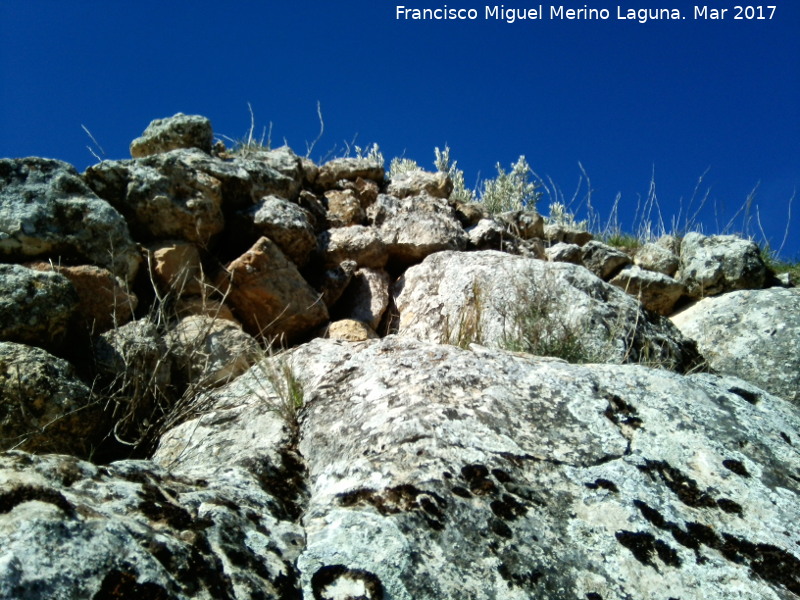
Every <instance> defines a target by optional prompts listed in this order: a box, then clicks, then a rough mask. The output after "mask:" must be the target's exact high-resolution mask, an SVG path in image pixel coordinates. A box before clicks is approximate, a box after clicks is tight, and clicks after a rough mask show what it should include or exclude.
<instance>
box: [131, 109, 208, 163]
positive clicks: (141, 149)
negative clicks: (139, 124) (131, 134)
mask: <svg viewBox="0 0 800 600" xmlns="http://www.w3.org/2000/svg"><path fill="white" fill-rule="evenodd" d="M213 138H214V133H213V131H212V130H211V121H209V120H208V119H207V118H205V117H201V116H200V115H184V114H183V113H178V114H177V115H175V116H173V117H169V118H166V119H155V120H153V121H151V122H150V125H148V126H147V129H145V130H144V133H143V134H142V136H141V137H139V138H136V139H135V140H133V141H132V142H131V156H132V157H134V158H140V157H142V156H149V155H151V154H159V153H162V152H169V151H170V150H177V149H178V148H198V149H199V150H202V151H203V152H206V153H210V152H211V142H212V140H213Z"/></svg>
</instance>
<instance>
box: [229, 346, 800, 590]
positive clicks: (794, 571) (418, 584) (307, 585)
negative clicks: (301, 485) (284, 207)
mask: <svg viewBox="0 0 800 600" xmlns="http://www.w3.org/2000/svg"><path fill="white" fill-rule="evenodd" d="M292 365H293V367H294V369H295V372H297V373H298V374H300V376H301V378H302V380H303V383H304V390H305V398H306V408H305V409H304V410H303V412H302V413H301V417H300V421H299V425H300V444H299V449H300V452H301V454H302V455H303V456H304V457H305V458H306V463H307V469H308V473H307V477H308V480H309V486H308V491H309V496H310V497H309V500H308V505H307V507H306V509H305V513H304V518H303V524H304V526H305V533H306V545H305V548H304V550H303V551H302V553H301V554H300V557H299V560H298V569H299V571H300V581H301V582H302V587H303V591H304V593H305V597H308V598H312V597H332V598H337V599H339V598H345V597H347V595H346V594H344V593H342V594H341V595H336V594H334V593H333V592H332V591H329V592H328V595H323V593H322V590H323V589H326V588H327V589H328V590H333V589H335V588H336V587H337V586H341V587H340V589H342V588H344V589H351V590H356V591H357V592H356V593H358V594H359V595H358V596H356V595H355V594H354V593H352V592H351V596H350V597H363V598H381V597H383V598H392V599H396V600H412V599H413V600H418V599H445V598H453V599H455V598H465V597H468V598H474V599H475V600H484V599H486V600H488V599H494V598H507V599H509V600H514V599H529V598H542V599H552V600H555V599H557V598H603V599H604V600H623V599H626V598H653V597H660V596H658V595H657V594H658V591H659V590H669V591H668V595H669V596H670V597H674V598H710V599H714V600H723V599H729V598H765V599H772V600H778V599H786V598H789V597H790V596H791V593H790V591H789V590H791V591H792V592H794V593H797V592H798V591H800V569H799V568H798V566H800V559H798V556H799V555H800V551H799V550H798V545H797V542H798V541H800V526H798V517H800V508H799V507H800V503H798V502H797V498H798V493H800V485H798V482H797V478H796V475H797V474H798V468H800V459H798V455H797V453H796V451H795V450H794V446H793V445H792V444H796V443H797V433H796V432H797V431H798V426H800V420H798V414H797V412H796V411H795V410H792V409H791V407H789V406H788V405H786V404H785V403H784V402H782V401H781V400H780V399H778V398H775V397H772V396H769V395H768V394H766V393H764V392H762V391H760V390H758V389H757V388H753V387H752V386H749V385H747V384H745V383H743V382H741V381H739V380H735V379H725V378H719V377H714V376H691V377H681V376H678V375H675V374H670V373H667V372H664V371H657V370H650V369H645V368H642V367H636V366H613V365H594V366H586V367H579V366H575V365H568V364H564V363H561V362H557V361H556V362H553V361H547V360H542V359H537V358H533V357H530V356H517V355H513V354H510V353H505V352H498V351H487V350H481V349H479V348H476V351H475V352H467V351H461V350H459V349H456V348H453V347H451V346H438V345H435V344H428V343H420V342H416V341H413V340H402V339H399V338H392V337H390V338H386V339H384V340H381V341H376V342H368V343H365V344H360V345H353V344H348V343H335V342H326V341H321V340H316V341H314V342H312V343H311V344H308V345H306V346H303V347H301V348H299V349H298V350H297V351H296V352H295V353H294V355H293V357H292ZM343 399H346V401H342V400H343ZM242 450H243V448H242ZM229 452H231V453H232V454H233V451H232V450H230V451H229ZM665 597H666V596H665Z"/></svg>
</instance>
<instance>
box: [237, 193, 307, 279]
mask: <svg viewBox="0 0 800 600" xmlns="http://www.w3.org/2000/svg"><path fill="white" fill-rule="evenodd" d="M248 216H249V218H250V219H251V220H252V224H253V228H254V229H255V231H256V232H257V234H258V237H261V236H266V237H268V238H269V239H271V240H272V241H273V242H275V243H276V244H277V245H278V247H279V248H280V249H281V252H283V254H284V255H285V256H286V258H288V259H289V260H291V261H292V262H293V263H294V264H296V265H297V266H298V267H303V266H305V264H306V263H307V262H308V257H309V256H310V255H311V252H312V251H313V250H314V249H315V248H316V247H317V238H316V236H315V234H314V227H313V225H312V224H311V215H310V214H309V213H308V212H307V211H306V210H304V209H302V208H300V207H299V206H298V205H297V204H295V203H293V202H289V201H288V200H284V199H282V198H279V197H277V196H266V197H265V198H263V199H262V200H261V201H260V202H259V203H258V204H256V205H254V206H253V207H252V208H250V209H249V211H248Z"/></svg>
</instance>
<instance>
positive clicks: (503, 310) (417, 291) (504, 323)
mask: <svg viewBox="0 0 800 600" xmlns="http://www.w3.org/2000/svg"><path fill="white" fill-rule="evenodd" d="M394 296H395V303H396V306H397V310H398V311H399V313H400V322H399V334H400V335H402V336H409V337H415V338H417V339H422V340H427V341H436V342H439V341H447V342H452V343H456V344H459V345H463V344H465V343H468V342H471V341H475V342H478V343H482V344H486V345H489V346H493V347H499V346H502V347H511V348H516V349H520V350H526V351H529V352H534V353H538V354H548V355H553V354H556V355H563V356H565V357H567V358H569V359H570V360H577V361H600V362H604V361H610V362H620V361H624V362H647V363H655V364H660V365H662V366H665V367H667V368H673V369H677V370H683V369H686V368H691V367H693V366H696V364H697V361H698V360H699V357H698V355H697V352H696V350H695V349H694V345H693V344H692V343H691V342H690V341H689V340H688V339H686V338H684V337H683V336H682V335H681V334H680V332H679V331H678V330H677V329H676V328H675V327H674V326H673V325H672V324H671V323H670V322H669V320H668V319H664V318H661V317H655V316H651V315H648V314H646V313H645V312H644V311H643V309H642V307H641V304H640V303H639V302H638V301H637V300H636V299H634V298H632V297H631V296H628V295H627V294H625V293H624V292H622V290H620V289H618V288H616V287H614V286H612V285H609V284H607V283H604V282H603V281H601V280H600V279H598V278H597V277H595V276H594V275H592V274H591V273H590V272H589V271H587V270H586V269H584V268H583V267H579V266H577V265H571V264H567V263H551V262H546V261H540V260H535V259H529V258H523V257H517V256H511V255H508V254H503V253H499V252H495V251H485V252H470V253H457V252H440V253H437V254H435V255H433V256H430V257H428V258H427V259H426V260H425V261H424V262H423V263H422V264H420V265H417V266H415V267H412V268H410V269H408V270H407V271H406V272H405V275H404V276H403V277H401V278H400V279H399V280H398V282H397V283H396V284H395V287H394Z"/></svg>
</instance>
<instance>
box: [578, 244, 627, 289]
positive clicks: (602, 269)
mask: <svg viewBox="0 0 800 600" xmlns="http://www.w3.org/2000/svg"><path fill="white" fill-rule="evenodd" d="M631 262H632V261H631V257H630V256H628V255H627V254H625V253H624V252H622V251H621V250H617V249H616V248H613V247H612V246H609V245H607V244H603V243H602V242H598V241H597V240H591V241H589V242H586V244H584V245H583V246H582V248H581V263H582V264H583V266H584V267H586V268H587V269H589V270H590V271H591V272H592V273H594V274H595V275H597V276H598V277H599V278H600V279H602V280H603V281H608V280H609V279H611V278H612V277H613V276H614V275H616V274H617V273H618V272H619V271H620V269H622V267H624V266H626V265H629V264H631Z"/></svg>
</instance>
